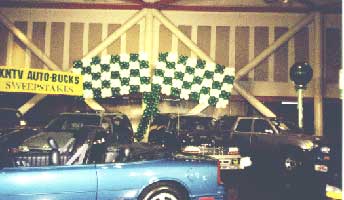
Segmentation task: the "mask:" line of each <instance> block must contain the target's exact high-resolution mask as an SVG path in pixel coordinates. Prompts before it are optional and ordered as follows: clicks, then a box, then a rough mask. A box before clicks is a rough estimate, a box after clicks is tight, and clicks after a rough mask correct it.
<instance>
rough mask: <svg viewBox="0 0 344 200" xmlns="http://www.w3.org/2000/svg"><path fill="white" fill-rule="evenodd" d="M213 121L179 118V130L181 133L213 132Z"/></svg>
mask: <svg viewBox="0 0 344 200" xmlns="http://www.w3.org/2000/svg"><path fill="white" fill-rule="evenodd" d="M214 125H215V120H214V119H213V118H211V117H180V120H179V130H181V131H192V132H195V131H205V130H213V129H214Z"/></svg>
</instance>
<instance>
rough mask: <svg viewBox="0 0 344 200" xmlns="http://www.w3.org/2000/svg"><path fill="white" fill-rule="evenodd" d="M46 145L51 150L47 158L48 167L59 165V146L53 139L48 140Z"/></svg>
mask: <svg viewBox="0 0 344 200" xmlns="http://www.w3.org/2000/svg"><path fill="white" fill-rule="evenodd" d="M48 144H49V146H50V148H51V153H50V157H49V165H59V164H60V152H59V146H58V144H57V142H56V140H54V139H53V138H48Z"/></svg>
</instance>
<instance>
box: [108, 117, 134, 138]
mask: <svg viewBox="0 0 344 200" xmlns="http://www.w3.org/2000/svg"><path fill="white" fill-rule="evenodd" d="M112 120H113V127H114V128H113V131H114V132H113V136H114V137H115V140H112V144H117V143H119V144H130V143H132V142H133V140H134V139H133V135H134V133H133V129H132V125H131V123H130V120H129V119H128V117H127V116H116V117H113V119H112Z"/></svg>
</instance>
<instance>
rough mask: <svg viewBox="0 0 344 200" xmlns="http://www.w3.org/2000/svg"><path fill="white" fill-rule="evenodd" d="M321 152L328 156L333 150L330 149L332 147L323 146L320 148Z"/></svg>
mask: <svg viewBox="0 0 344 200" xmlns="http://www.w3.org/2000/svg"><path fill="white" fill-rule="evenodd" d="M320 151H321V152H322V153H326V154H328V153H330V151H331V148H330V147H327V146H323V147H321V148H320Z"/></svg>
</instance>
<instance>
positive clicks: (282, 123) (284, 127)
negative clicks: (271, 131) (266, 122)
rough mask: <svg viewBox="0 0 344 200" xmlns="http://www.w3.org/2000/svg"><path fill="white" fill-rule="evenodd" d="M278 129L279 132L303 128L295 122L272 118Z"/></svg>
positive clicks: (298, 130) (296, 130)
mask: <svg viewBox="0 0 344 200" xmlns="http://www.w3.org/2000/svg"><path fill="white" fill-rule="evenodd" d="M271 121H272V123H273V124H274V126H275V127H276V129H277V130H278V131H279V132H300V131H301V129H300V128H299V127H298V126H297V125H296V124H295V123H293V122H291V121H286V120H280V119H273V120H271Z"/></svg>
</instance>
